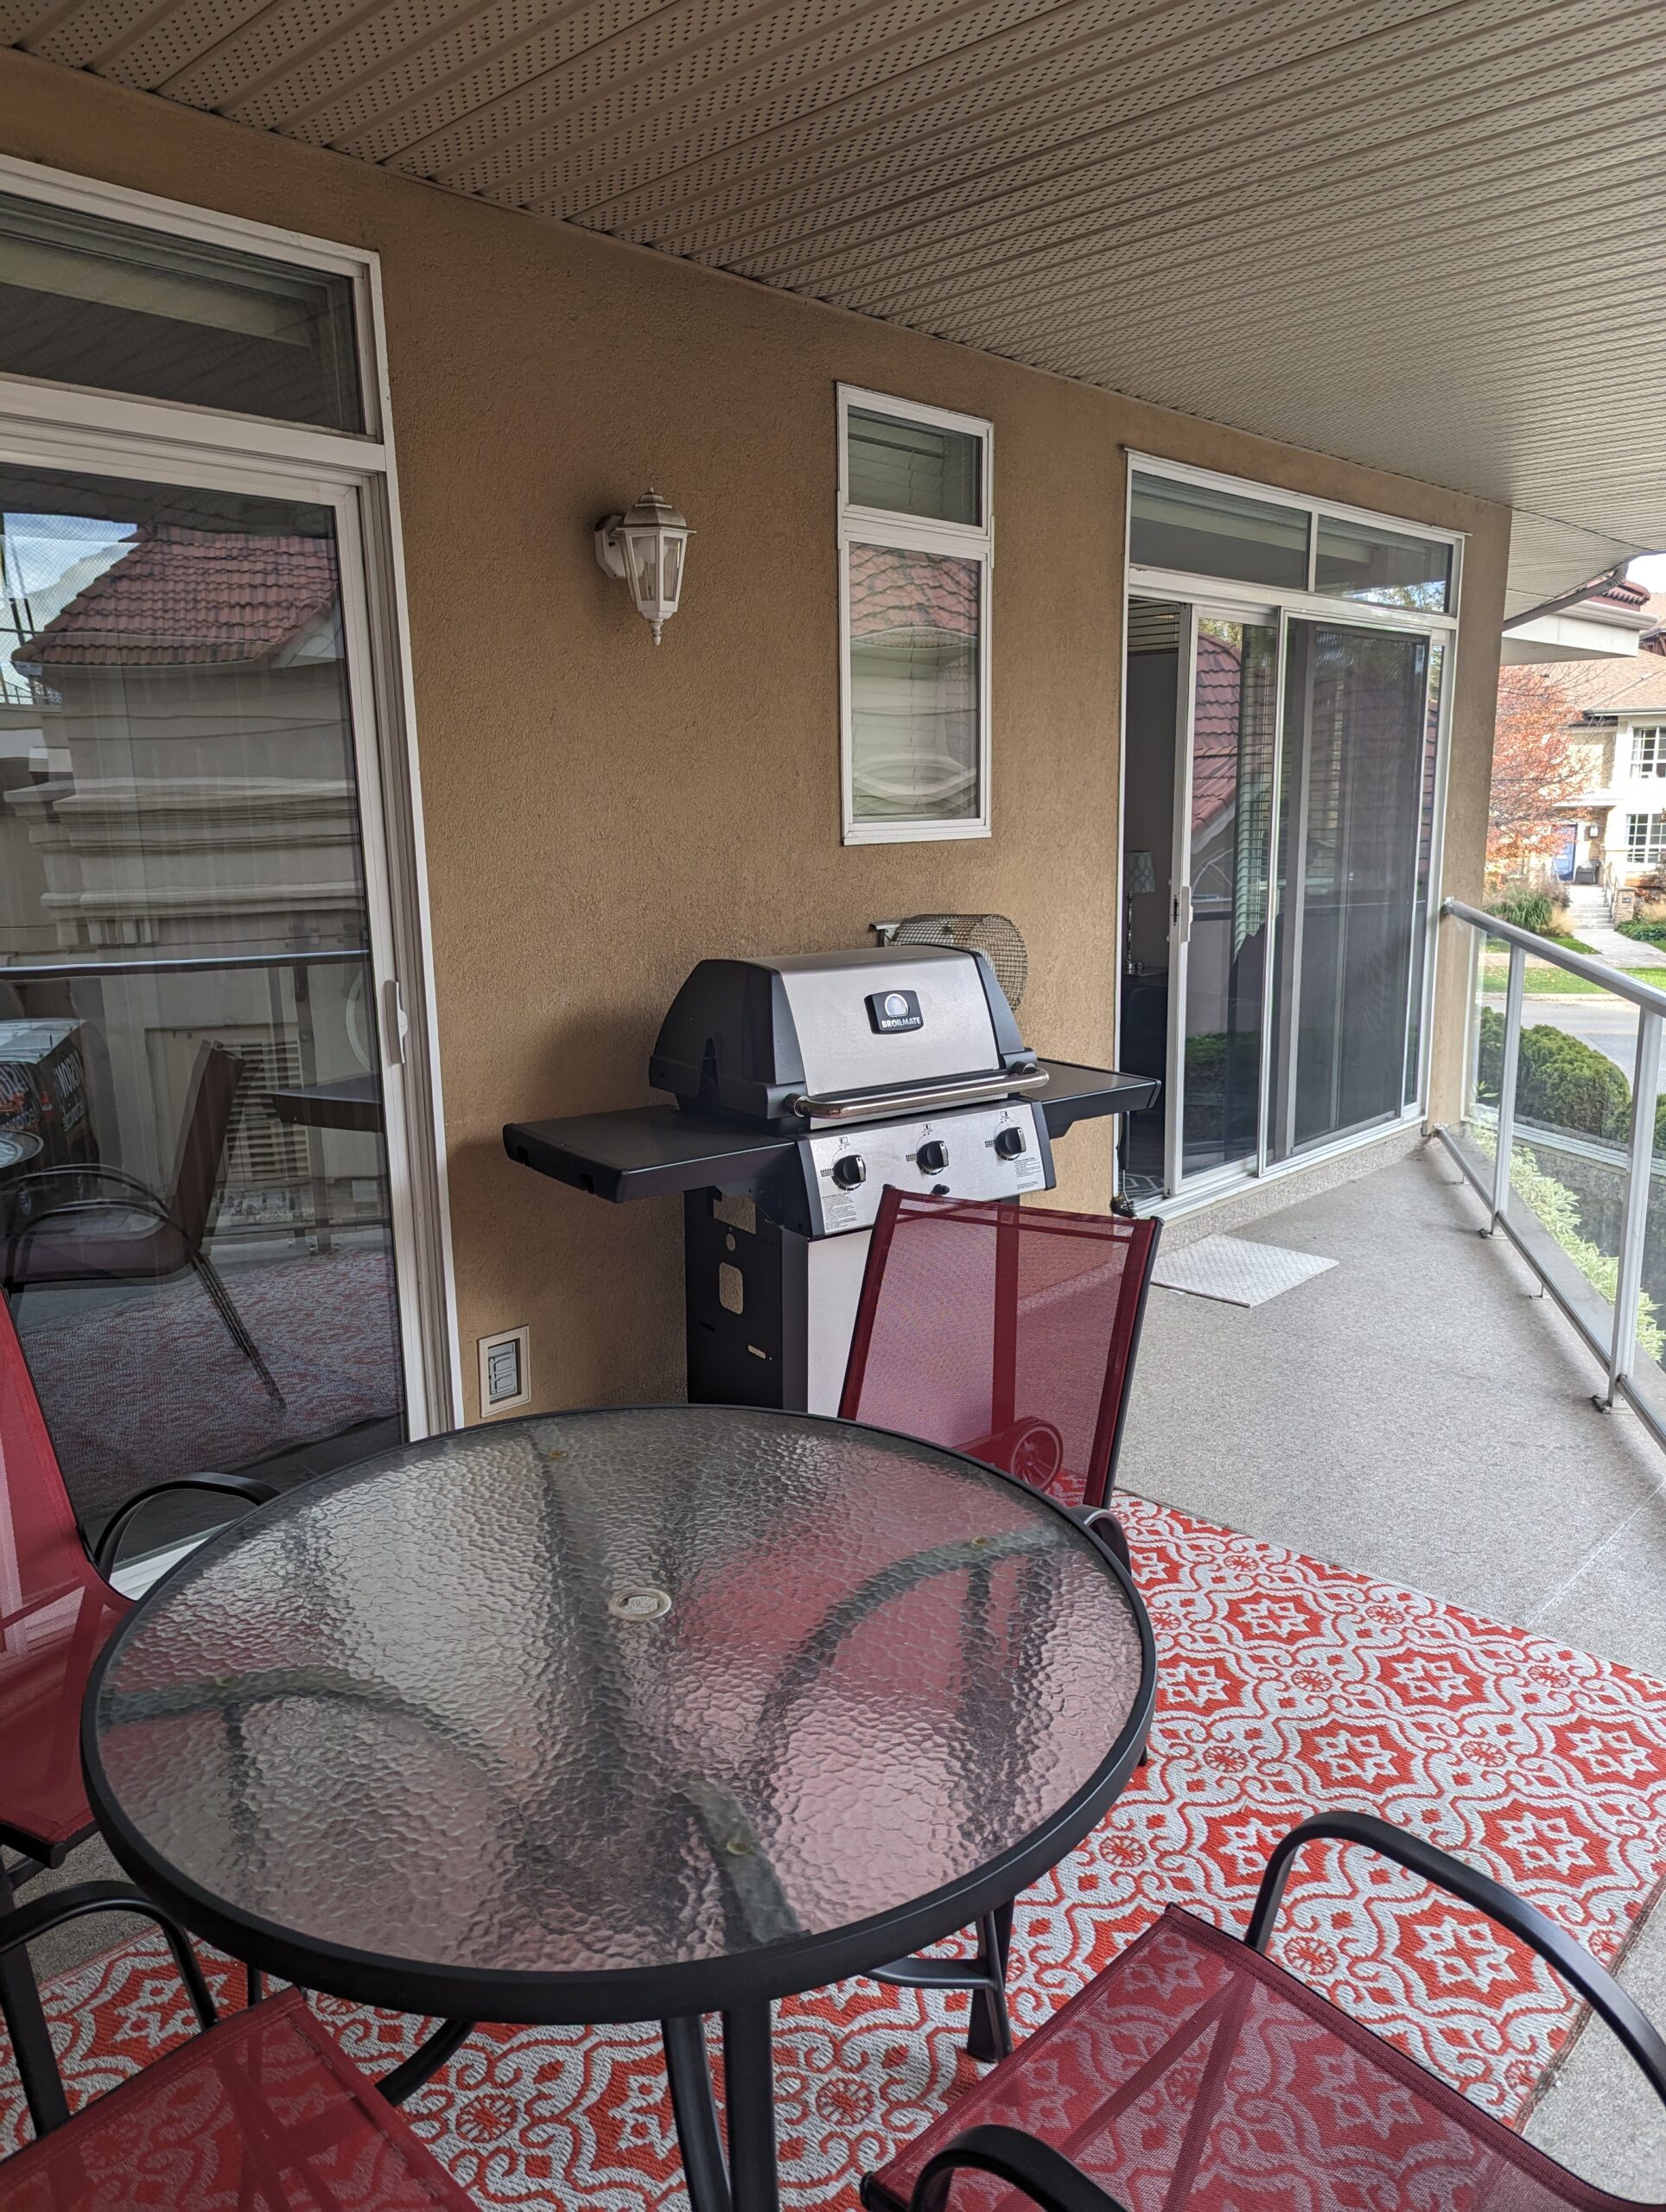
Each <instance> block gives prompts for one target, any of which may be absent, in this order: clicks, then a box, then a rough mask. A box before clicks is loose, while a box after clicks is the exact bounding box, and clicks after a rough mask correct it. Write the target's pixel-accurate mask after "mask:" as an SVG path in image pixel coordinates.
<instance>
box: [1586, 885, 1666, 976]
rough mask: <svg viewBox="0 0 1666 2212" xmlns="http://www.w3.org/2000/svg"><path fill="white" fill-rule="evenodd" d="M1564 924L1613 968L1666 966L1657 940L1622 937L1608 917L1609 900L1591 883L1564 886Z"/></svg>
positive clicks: (1664, 955) (1663, 952)
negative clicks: (1565, 908) (1565, 898)
mask: <svg viewBox="0 0 1666 2212" xmlns="http://www.w3.org/2000/svg"><path fill="white" fill-rule="evenodd" d="M1567 926H1568V929H1569V931H1570V932H1571V933H1572V934H1573V935H1574V937H1576V938H1578V939H1579V940H1580V944H1588V945H1589V946H1590V948H1591V950H1592V951H1593V953H1595V955H1596V957H1597V958H1598V959H1599V960H1606V961H1607V962H1608V963H1609V964H1610V965H1611V966H1612V967H1615V968H1666V951H1663V950H1662V949H1661V948H1660V946H1659V945H1657V944H1639V943H1638V942H1637V939H1636V938H1630V937H1622V936H1621V935H1620V933H1619V931H1618V930H1617V929H1616V928H1615V927H1614V925H1613V924H1612V922H1611V921H1610V920H1609V918H1608V900H1607V899H1606V896H1605V894H1604V893H1602V892H1601V891H1600V890H1599V888H1598V887H1597V886H1596V885H1595V884H1593V883H1571V884H1569V886H1568V887H1567Z"/></svg>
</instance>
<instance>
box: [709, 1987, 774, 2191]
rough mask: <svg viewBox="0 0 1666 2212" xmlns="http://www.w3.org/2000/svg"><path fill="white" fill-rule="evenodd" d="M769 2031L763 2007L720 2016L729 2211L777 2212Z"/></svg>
mask: <svg viewBox="0 0 1666 2212" xmlns="http://www.w3.org/2000/svg"><path fill="white" fill-rule="evenodd" d="M770 2029H771V2009H770V2007H769V2005H743V2006H741V2007H740V2008H739V2009H738V2010H736V2011H734V2012H725V2013H724V2015H723V2086H724V2091H725V2096H724V2101H725V2103H726V2105H727V2107H728V2143H729V2177H730V2183H731V2185H732V2187H733V2190H734V2212H780V2202H781V2184H780V2176H779V2172H778V2171H777V2169H776V2164H775V2064H774V2058H773V2052H772V2050H771V2047H770V2045H771V2037H770Z"/></svg>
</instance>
